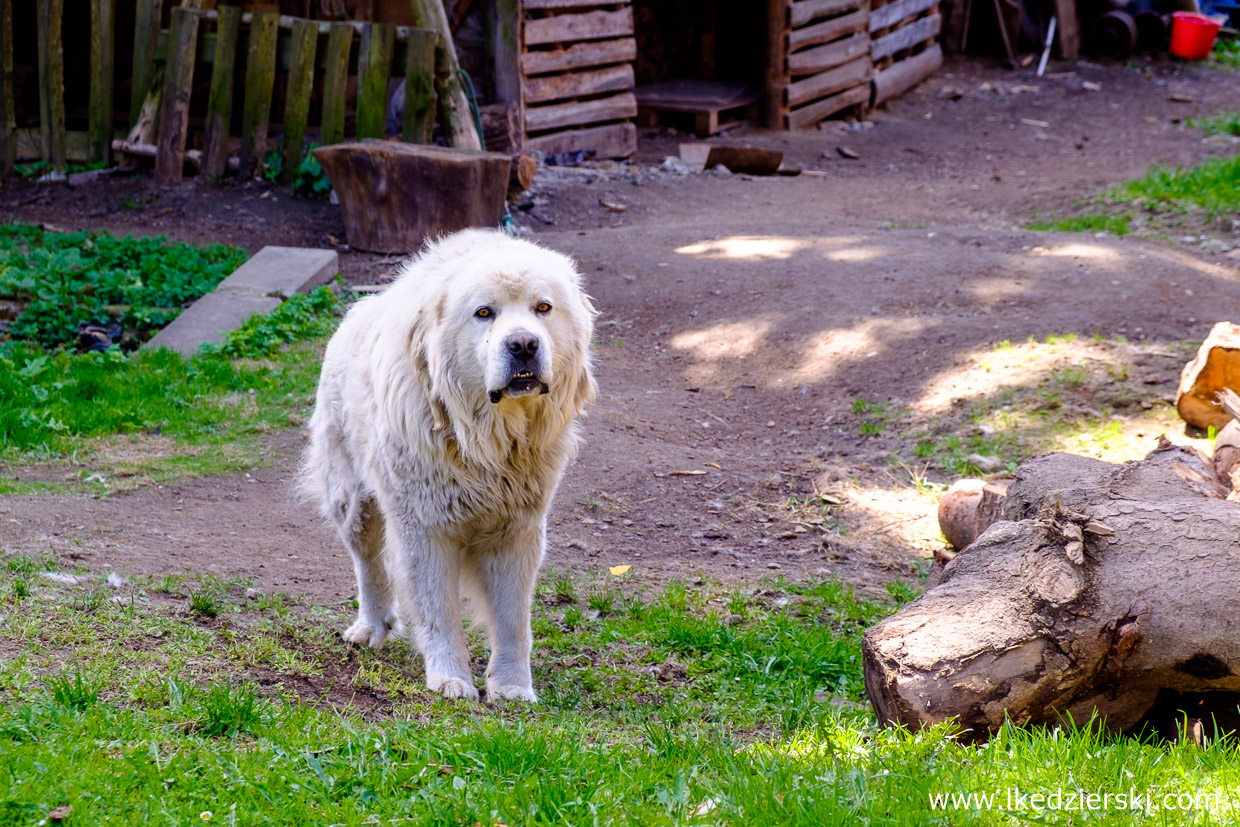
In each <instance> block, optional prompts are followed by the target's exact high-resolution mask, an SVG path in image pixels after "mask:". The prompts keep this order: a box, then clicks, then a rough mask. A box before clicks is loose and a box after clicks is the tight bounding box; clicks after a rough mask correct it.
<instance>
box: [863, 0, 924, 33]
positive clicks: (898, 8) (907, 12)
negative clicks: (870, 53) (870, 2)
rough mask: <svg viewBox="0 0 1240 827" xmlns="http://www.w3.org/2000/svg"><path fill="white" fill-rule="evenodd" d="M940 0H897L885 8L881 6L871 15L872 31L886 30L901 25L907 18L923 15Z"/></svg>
mask: <svg viewBox="0 0 1240 827" xmlns="http://www.w3.org/2000/svg"><path fill="white" fill-rule="evenodd" d="M937 2H939V0H895V2H894V3H888V4H887V5H885V6H879V7H878V8H876V9H874V11H872V12H871V13H870V31H871V32H876V31H878V30H879V29H886V28H889V27H891V26H894V25H895V24H897V23H899V22H900V21H901V20H903V19H904V18H906V17H912V16H913V15H915V14H921V13H922V12H924V11H925V10H926V9H928V8H930V7H931V6H933V5H934V4H935V3H937Z"/></svg>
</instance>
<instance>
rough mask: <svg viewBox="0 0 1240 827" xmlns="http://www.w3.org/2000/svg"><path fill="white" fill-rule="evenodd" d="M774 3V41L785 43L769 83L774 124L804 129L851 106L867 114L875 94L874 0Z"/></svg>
mask: <svg viewBox="0 0 1240 827" xmlns="http://www.w3.org/2000/svg"><path fill="white" fill-rule="evenodd" d="M781 5H782V9H781V8H780V6H781ZM768 8H769V9H771V10H772V11H771V13H770V14H769V15H768V25H770V26H771V27H772V29H773V34H772V36H773V37H774V38H775V39H774V40H773V41H772V45H773V46H774V45H778V46H779V47H780V48H779V51H778V52H777V55H778V56H779V58H780V62H779V63H778V64H776V65H775V66H774V67H772V69H773V70H774V71H772V72H771V74H770V75H769V76H768V84H767V95H768V101H767V107H768V121H770V122H771V125H772V126H779V127H783V128H785V129H799V128H801V127H804V126H809V125H810V124H814V123H817V122H818V121H821V120H822V119H824V118H827V117H829V116H831V115H834V114H836V113H838V112H841V111H843V110H847V109H851V110H853V111H854V112H856V113H857V114H858V115H860V114H862V113H863V112H864V109H865V107H866V105H867V104H868V103H869V99H870V86H869V81H870V75H871V60H870V33H869V25H870V11H869V0H792V2H789V0H783V2H782V4H781V3H780V0H772V3H771V5H769V6H768ZM776 27H782V31H777V30H776Z"/></svg>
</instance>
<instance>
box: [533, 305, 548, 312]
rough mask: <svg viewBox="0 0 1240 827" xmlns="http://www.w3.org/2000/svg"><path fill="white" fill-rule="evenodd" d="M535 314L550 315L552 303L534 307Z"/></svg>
mask: <svg viewBox="0 0 1240 827" xmlns="http://www.w3.org/2000/svg"><path fill="white" fill-rule="evenodd" d="M534 312H535V313H550V312H551V302H539V303H538V304H536V305H534Z"/></svg>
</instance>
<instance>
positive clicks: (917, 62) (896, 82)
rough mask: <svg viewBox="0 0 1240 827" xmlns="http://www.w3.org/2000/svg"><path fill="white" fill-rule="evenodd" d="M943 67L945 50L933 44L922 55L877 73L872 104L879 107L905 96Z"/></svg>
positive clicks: (873, 84)
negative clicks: (897, 97) (898, 96)
mask: <svg viewBox="0 0 1240 827" xmlns="http://www.w3.org/2000/svg"><path fill="white" fill-rule="evenodd" d="M942 65H943V49H942V48H941V47H940V46H939V44H937V43H931V44H930V46H929V47H928V48H927V49H926V50H925V51H924V52H922V53H921V54H919V55H914V56H913V57H910V58H905V59H904V60H901V61H900V62H899V63H896V64H893V65H892V66H889V67H887V68H886V69H883V70H882V71H881V72H877V73H876V74H875V75H874V80H873V83H872V84H871V85H872V87H873V90H874V94H873V95H872V96H871V103H872V104H873V105H874V106H877V105H878V104H880V103H882V102H884V101H887V100H891V99H892V98H894V97H896V96H897V95H903V94H904V93H905V92H907V91H908V90H910V89H912V88H913V87H914V86H916V85H917V84H919V83H921V82H922V81H923V80H925V79H926V78H928V77H930V75H932V74H934V73H935V72H936V71H938V68H939V67H940V66H942Z"/></svg>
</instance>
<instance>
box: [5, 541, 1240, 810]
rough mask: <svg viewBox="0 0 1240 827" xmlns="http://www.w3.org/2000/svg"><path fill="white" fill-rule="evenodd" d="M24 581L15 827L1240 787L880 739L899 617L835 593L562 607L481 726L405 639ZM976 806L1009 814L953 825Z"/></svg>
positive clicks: (1047, 747)
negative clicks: (887, 649) (525, 700)
mask: <svg viewBox="0 0 1240 827" xmlns="http://www.w3.org/2000/svg"><path fill="white" fill-rule="evenodd" d="M28 566H29V563H27V562H22V563H20V564H18V565H17V566H16V567H15V569H25V568H27V567H28ZM17 576H19V575H18V573H17V572H16V571H14V570H10V571H6V572H0V594H3V595H5V597H4V598H3V606H0V639H3V640H4V641H5V642H6V650H7V651H9V652H10V653H13V654H10V656H8V657H7V658H6V659H5V660H3V661H0V700H2V701H3V704H2V705H0V766H3V767H4V768H5V769H4V772H5V776H4V777H5V783H3V784H0V821H3V822H4V823H11V824H32V825H33V824H36V823H38V822H40V821H42V820H43V819H45V818H47V816H48V813H49V812H50V811H51V810H52V809H53V808H56V807H63V806H66V805H68V806H72V808H73V815H72V820H73V821H76V822H78V823H83V824H131V823H160V824H182V825H187V824H201V823H203V822H204V821H210V822H220V823H226V824H232V823H239V824H247V825H263V824H363V823H384V824H387V823H393V822H395V823H402V824H404V823H407V824H417V825H454V826H455V825H475V824H483V825H498V824H501V823H502V824H505V825H541V824H565V825H577V824H581V825H594V824H621V825H624V824H632V825H673V824H703V825H705V824H726V825H745V827H764V825H824V824H825V825H852V824H895V825H902V824H907V825H923V824H943V825H962V824H1025V823H1029V822H1030V821H1035V822H1038V823H1063V824H1067V823H1099V824H1111V823H1123V824H1132V823H1135V824H1167V823H1184V814H1181V813H1171V814H1168V813H1166V812H1162V813H1157V812H1151V813H1145V812H1143V811H1142V812H1138V813H1135V814H1130V813H1128V812H1119V813H1116V812H1112V813H1105V812H1098V811H1094V812H1089V811H1085V812H1075V811H1073V812H1053V811H1044V812H1042V813H1041V814H1039V813H1036V812H1034V811H1032V810H1031V809H1028V805H1026V809H1025V810H1019V809H1014V810H1008V811H1005V810H1004V809H1003V807H1004V803H1005V802H1004V796H1005V794H1006V792H1007V791H1008V790H1016V789H1019V791H1020V792H1021V793H1024V794H1025V795H1026V796H1028V795H1029V794H1031V793H1035V794H1036V793H1039V792H1041V793H1049V792H1053V791H1055V790H1056V789H1062V790H1066V791H1075V790H1078V789H1082V790H1085V791H1086V792H1095V791H1096V792H1099V793H1111V794H1112V795H1114V794H1116V793H1120V792H1123V793H1125V794H1127V792H1128V791H1129V790H1135V791H1137V792H1138V793H1140V794H1142V795H1143V796H1144V795H1146V794H1147V791H1152V792H1153V794H1154V795H1155V796H1156V797H1157V796H1161V795H1165V794H1167V793H1171V794H1177V793H1188V794H1203V793H1204V794H1209V793H1214V794H1220V793H1221V794H1222V795H1223V796H1224V797H1226V796H1230V795H1232V793H1233V792H1234V790H1235V789H1236V788H1237V786H1240V762H1237V760H1236V757H1237V756H1236V751H1235V748H1234V746H1233V745H1232V744H1230V743H1223V742H1213V743H1211V744H1209V745H1208V746H1206V747H1205V748H1196V747H1190V746H1166V745H1161V744H1153V743H1143V742H1141V741H1139V740H1136V739H1132V738H1113V737H1107V736H1102V735H1099V734H1096V733H1093V732H1090V731H1058V732H1056V731H1050V730H1034V731H1025V730H1021V729H1018V728H1015V727H1005V728H1004V729H1003V730H1001V731H1000V732H999V733H998V734H997V735H996V737H995V738H994V739H992V740H991V741H990V743H988V744H987V745H985V746H983V747H980V748H977V747H964V746H960V745H958V744H957V743H955V742H954V741H953V740H952V738H951V737H950V735H951V730H950V728H949V727H939V728H934V729H930V730H927V731H924V732H921V733H919V734H916V735H913V734H909V733H907V732H904V731H901V730H897V729H882V728H879V727H878V725H877V723H876V721H875V720H874V718H873V715H872V714H871V712H870V711H869V709H868V706H867V705H866V704H865V703H864V694H863V685H862V680H861V664H860V647H859V640H860V635H861V632H862V630H863V629H864V628H866V627H867V626H869V625H870V624H872V623H874V622H875V621H876V620H878V619H879V618H881V617H882V616H883V615H885V614H886V613H888V612H889V611H891V610H892V608H893V605H892V604H890V603H876V602H871V601H866V600H860V599H858V598H857V597H856V596H854V595H853V594H852V592H851V591H850V590H849V589H847V588H845V587H842V586H841V585H839V584H838V583H835V582H830V581H820V582H807V583H802V584H799V585H793V584H789V583H786V582H779V581H777V582H770V583H766V584H764V585H763V586H762V587H760V588H758V589H756V590H752V591H737V590H723V589H717V588H715V587H713V586H711V585H709V584H707V585H704V586H702V587H700V588H693V587H689V586H687V585H686V584H684V583H672V584H670V585H669V586H668V587H666V588H665V589H663V590H662V591H660V592H657V593H654V594H650V593H642V592H639V591H636V590H635V587H634V586H633V585H632V584H631V583H629V582H621V583H620V585H619V586H618V587H617V586H616V585H615V584H614V583H612V584H610V585H609V586H608V588H609V589H611V590H612V592H613V595H612V597H611V598H610V600H609V603H610V610H609V611H608V612H599V613H598V615H597V616H591V615H590V614H586V613H583V612H581V611H580V609H581V608H584V607H583V606H579V605H577V604H571V605H568V606H565V605H562V604H560V603H559V601H558V600H557V599H555V596H554V594H553V592H554V591H557V590H559V591H562V589H560V588H559V587H558V586H555V585H554V584H550V583H544V585H542V586H541V587H540V589H539V595H538V599H537V600H536V602H535V609H534V632H535V641H536V644H535V659H534V672H535V686H536V688H537V689H538V691H539V692H540V694H541V696H542V703H541V704H539V705H538V706H527V705H525V704H516V703H505V704H500V705H494V706H492V705H481V706H480V705H469V704H464V703H454V702H446V701H443V700H441V699H437V698H435V697H433V696H431V695H429V694H428V693H426V692H425V690H424V689H423V688H422V674H421V663H420V661H419V660H418V659H417V658H415V657H414V656H412V655H411V654H410V652H409V649H408V647H407V646H406V645H404V644H403V643H401V642H400V641H392V642H391V643H390V644H389V645H388V646H387V647H385V648H384V649H383V650H380V651H378V652H373V651H368V650H359V649H355V648H352V647H348V646H345V645H344V644H343V643H342V642H341V641H340V640H339V638H338V636H337V632H336V630H338V629H340V628H342V627H343V626H344V625H345V624H346V623H347V622H348V618H347V617H346V616H345V615H344V614H343V613H342V611H340V610H335V609H325V608H321V607H315V606H307V605H303V604H299V603H297V602H295V601H291V600H288V599H283V600H280V601H269V602H266V603H264V604H263V605H259V603H258V602H256V601H247V600H244V599H243V598H242V596H241V589H242V588H243V584H240V583H222V582H219V581H212V580H204V581H200V582H197V583H192V582H184V583H179V584H178V583H173V582H171V581H169V582H163V583H153V582H151V583H139V584H138V586H137V588H136V590H135V591H134V593H133V594H132V595H129V596H128V599H127V600H124V601H121V602H114V601H105V602H104V603H102V604H101V605H99V606H97V607H96V608H94V609H93V610H92V611H89V612H87V611H83V610H82V609H80V608H78V607H77V606H76V605H75V601H73V600H70V599H66V598H65V596H64V594H63V592H65V591H71V590H72V589H67V590H62V594H61V596H60V597H52V596H50V595H44V596H40V597H34V596H32V595H26V596H24V597H17V596H15V595H14V592H13V591H12V589H11V588H7V586H9V584H10V583H11V581H13V579H14V578H16V577H17ZM169 589H170V590H172V591H174V592H175V594H167V593H166V590H169ZM599 589H600V587H599V586H598V584H590V583H584V582H583V583H578V584H577V587H576V588H575V589H574V591H575V592H578V593H584V594H598V593H600V591H599ZM202 590H210V591H213V592H215V593H217V594H219V595H221V606H222V610H221V611H220V612H219V614H218V616H217V617H215V618H214V619H211V620H209V621H208V620H204V619H202V618H200V617H196V616H193V615H189V614H187V613H186V612H185V611H184V608H183V605H184V604H183V603H182V602H181V598H182V597H183V596H184V592H186V591H189V592H194V591H202ZM896 592H898V594H896V596H897V598H898V599H899V600H906V599H908V598H910V597H911V596H912V595H911V593H908V592H907V590H906V589H897V590H896ZM569 609H577V610H578V612H577V613H578V619H577V621H576V623H574V624H572V625H568V624H566V623H565V622H564V617H565V614H566V613H567V612H568V610H569ZM470 637H471V641H472V644H473V646H474V648H475V651H479V650H480V646H481V643H480V639H479V636H478V634H477V633H476V632H471V633H470ZM66 664H67V665H66ZM475 667H476V668H475V671H479V670H480V668H481V667H480V664H478V663H476V664H475ZM971 794H973V795H976V794H983V795H985V794H994V795H997V796H998V801H997V808H996V809H990V810H987V809H982V808H979V807H978V805H977V800H976V799H974V800H973V801H972V805H973V806H971V807H970V806H963V807H957V808H952V806H951V800H950V798H949V799H947V803H946V804H945V805H942V806H939V807H936V806H935V805H933V804H932V796H951V795H957V796H960V797H961V798H962V799H963V798H964V797H966V796H968V795H971ZM1202 803H1204V802H1202ZM1192 815H1195V816H1196V817H1197V821H1196V823H1203V824H1211V823H1213V824H1221V823H1230V822H1231V816H1232V815H1234V811H1223V810H1221V809H1216V810H1215V812H1214V813H1213V814H1212V815H1211V814H1210V813H1209V812H1207V811H1204V810H1201V809H1198V810H1197V811H1196V812H1195V813H1193V814H1192Z"/></svg>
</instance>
